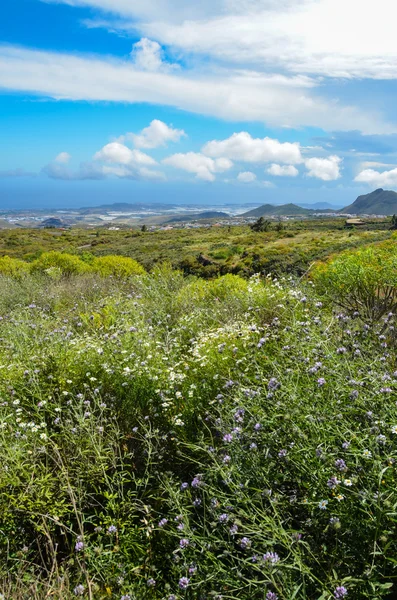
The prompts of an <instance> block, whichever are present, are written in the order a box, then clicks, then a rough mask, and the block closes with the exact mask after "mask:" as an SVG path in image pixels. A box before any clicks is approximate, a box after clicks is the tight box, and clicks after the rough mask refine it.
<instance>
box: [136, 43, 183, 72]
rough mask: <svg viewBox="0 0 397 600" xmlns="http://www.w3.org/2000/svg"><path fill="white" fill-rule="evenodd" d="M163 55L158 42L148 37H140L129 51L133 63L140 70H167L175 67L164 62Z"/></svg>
mask: <svg viewBox="0 0 397 600" xmlns="http://www.w3.org/2000/svg"><path fill="white" fill-rule="evenodd" d="M163 55H164V53H163V49H162V48H161V46H160V44H159V43H158V42H154V41H153V40H149V39H148V38H142V39H141V40H139V42H137V43H136V44H134V45H133V47H132V52H131V58H132V60H133V62H134V65H135V66H136V67H137V68H138V69H141V70H142V71H151V72H156V71H168V70H170V69H173V68H176V65H171V64H169V63H167V62H165V61H164V56H163Z"/></svg>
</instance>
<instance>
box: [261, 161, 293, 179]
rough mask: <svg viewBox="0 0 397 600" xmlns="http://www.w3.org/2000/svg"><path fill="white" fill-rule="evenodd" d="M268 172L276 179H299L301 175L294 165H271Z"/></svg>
mask: <svg viewBox="0 0 397 600" xmlns="http://www.w3.org/2000/svg"><path fill="white" fill-rule="evenodd" d="M267 172H268V173H269V175H273V176H274V177H297V175H299V171H298V169H297V168H296V167H294V166H293V165H277V164H276V163H273V164H272V165H270V167H269V168H268V169H267Z"/></svg>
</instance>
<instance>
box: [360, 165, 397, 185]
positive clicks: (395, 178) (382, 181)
mask: <svg viewBox="0 0 397 600" xmlns="http://www.w3.org/2000/svg"><path fill="white" fill-rule="evenodd" d="M354 181H359V182H360V183H368V184H370V185H373V186H375V187H396V186H397V167H396V168H395V169H391V170H390V171H382V172H379V171H375V170H374V169H364V171H361V173H359V174H358V175H357V176H356V177H355V179H354Z"/></svg>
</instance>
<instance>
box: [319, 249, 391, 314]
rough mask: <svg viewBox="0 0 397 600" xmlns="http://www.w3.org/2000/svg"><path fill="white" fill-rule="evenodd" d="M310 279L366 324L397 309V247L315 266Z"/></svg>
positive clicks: (349, 255)
mask: <svg viewBox="0 0 397 600" xmlns="http://www.w3.org/2000/svg"><path fill="white" fill-rule="evenodd" d="M311 275H312V277H313V279H314V281H315V283H316V284H317V287H318V289H319V291H320V292H321V293H322V294H324V296H326V297H328V298H329V299H331V300H332V301H333V302H334V303H335V304H337V305H339V306H340V307H342V308H343V309H345V310H346V311H349V312H357V313H359V314H360V315H361V316H362V317H363V318H365V319H366V320H369V321H377V320H379V319H381V318H382V317H384V316H385V315H386V314H387V313H389V312H393V311H396V309H397V244H393V245H388V246H386V247H384V246H371V247H368V248H363V249H360V250H358V251H355V252H346V253H343V254H341V255H339V256H337V257H336V258H334V259H332V260H331V261H329V262H327V263H320V264H318V265H316V266H315V268H314V269H313V271H312V273H311Z"/></svg>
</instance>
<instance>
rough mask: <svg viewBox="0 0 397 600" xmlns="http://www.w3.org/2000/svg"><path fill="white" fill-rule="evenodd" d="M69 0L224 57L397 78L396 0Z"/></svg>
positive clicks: (189, 48) (166, 40)
mask: <svg viewBox="0 0 397 600" xmlns="http://www.w3.org/2000/svg"><path fill="white" fill-rule="evenodd" d="M63 1H64V2H66V3H68V4H72V5H76V6H78V5H80V6H91V7H95V8H98V9H102V10H103V11H106V12H108V13H113V14H117V15H121V16H122V17H123V18H124V19H120V20H119V22H118V23H117V24H114V25H113V26H112V27H113V28H115V29H117V28H120V29H127V30H131V31H132V30H134V31H136V30H138V31H140V32H141V34H142V35H145V36H149V37H152V38H153V39H156V40H157V41H159V42H160V43H162V44H167V45H169V46H172V47H174V48H176V49H179V50H182V51H185V52H188V53H192V52H193V53H201V54H203V55H205V56H210V57H211V58H212V59H217V60H218V61H227V62H229V63H233V64H245V65H252V64H255V65H257V66H258V68H261V69H262V68H263V66H265V67H266V66H267V67H270V68H271V69H274V68H277V66H278V67H279V68H281V69H283V70H284V69H287V70H289V71H292V72H298V73H314V74H320V75H326V76H331V77H371V78H375V79H381V78H396V77H397V48H396V44H395V27H394V22H395V19H394V18H393V17H395V15H396V6H395V0H378V1H377V3H376V6H375V5H374V3H373V2H371V1H369V0H367V1H364V2H363V1H362V0H349V1H348V2H346V0H284V1H282V0H279V1H275V0H246V1H240V2H237V1H234V0H214V1H213V2H210V0H205V1H203V0H201V2H186V0H151V1H150V2H143V0H134V2H131V1H130V0H63ZM358 20H359V26H357V23H358ZM112 27H111V28H112Z"/></svg>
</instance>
